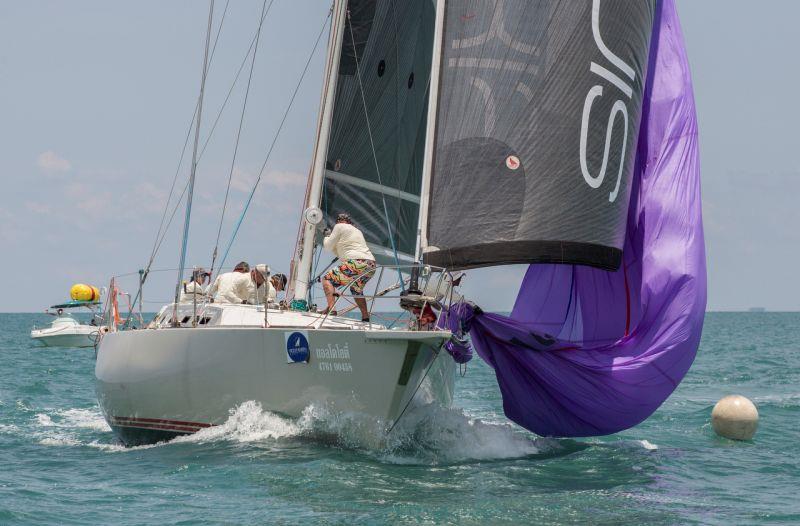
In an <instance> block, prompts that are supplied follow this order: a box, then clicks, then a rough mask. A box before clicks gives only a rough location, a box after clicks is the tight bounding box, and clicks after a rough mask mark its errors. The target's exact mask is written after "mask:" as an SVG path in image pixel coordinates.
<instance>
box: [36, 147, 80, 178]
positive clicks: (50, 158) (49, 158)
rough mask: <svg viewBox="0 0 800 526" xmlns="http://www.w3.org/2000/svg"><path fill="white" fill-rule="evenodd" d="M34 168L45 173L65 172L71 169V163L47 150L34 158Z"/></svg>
mask: <svg viewBox="0 0 800 526" xmlns="http://www.w3.org/2000/svg"><path fill="white" fill-rule="evenodd" d="M36 166H38V167H39V169H41V170H42V171H43V172H45V173H50V174H52V173H58V172H67V171H69V170H70V169H71V168H72V163H70V162H69V161H68V160H67V159H64V158H63V157H60V156H59V155H58V154H57V153H56V152H54V151H52V150H47V151H46V152H42V153H40V154H39V157H37V158H36Z"/></svg>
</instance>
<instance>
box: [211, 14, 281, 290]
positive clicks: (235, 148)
mask: <svg viewBox="0 0 800 526" xmlns="http://www.w3.org/2000/svg"><path fill="white" fill-rule="evenodd" d="M273 1H274V0H270V2H269V7H267V0H264V2H263V3H262V4H261V18H260V21H259V23H258V31H257V32H256V44H255V48H254V49H253V59H252V60H251V61H250V73H249V74H248V77H247V88H246V89H245V92H244V102H242V113H241V115H240V117H239V129H238V130H237V131H236V143H235V144H234V146H233V157H232V158H231V167H230V170H229V171H228V184H227V186H226V187H225V200H224V201H223V203H222V212H221V214H220V217H219V227H218V228H217V239H216V241H215V242H214V252H213V254H212V256H211V268H210V270H209V272H210V273H211V274H212V275H213V274H214V264H215V263H216V261H217V250H218V249H219V237H220V235H221V234H222V224H223V222H224V221H225V210H226V209H227V208H228V196H229V195H230V191H231V180H232V179H233V168H234V165H235V164H236V154H237V153H238V152H239V139H240V138H241V136H242V127H243V125H244V116H245V111H246V109H247V99H248V97H249V96H250V84H251V82H252V80H253V70H254V69H255V64H256V55H257V53H258V43H259V40H260V38H261V28H262V26H263V24H264V18H266V13H269V10H270V9H271V8H272V3H273ZM212 131H213V130H212ZM210 138H211V134H209V139H210Z"/></svg>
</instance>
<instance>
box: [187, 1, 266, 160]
mask: <svg viewBox="0 0 800 526" xmlns="http://www.w3.org/2000/svg"><path fill="white" fill-rule="evenodd" d="M270 7H272V2H270ZM268 14H269V7H268V8H267V12H266V13H264V14H263V16H262V17H261V20H260V21H259V24H258V29H257V31H256V33H255V34H254V35H253V38H251V39H250V47H248V48H247V53H245V55H244V58H243V59H242V63H241V64H239V69H238V70H237V71H236V76H235V77H234V79H233V83H231V87H230V89H228V94H227V95H226V96H225V100H224V101H222V105H221V106H220V108H219V111H218V112H217V116H216V117H215V118H214V124H212V125H211V129H210V130H209V132H208V137H206V140H205V141H204V142H203V147H202V148H201V149H200V155H199V157H198V158H199V159H202V158H203V154H204V153H205V151H206V148H207V147H208V143H209V142H210V141H211V137H212V136H213V135H214V130H216V129H217V124H218V123H219V119H220V117H222V112H223V111H224V110H225V106H227V104H228V101H229V100H230V98H231V94H232V93H233V89H234V88H235V87H236V84H237V83H238V82H239V76H240V75H241V74H242V71H244V67H245V65H246V64H247V59H248V58H250V53H251V52H252V51H253V48H254V47H255V45H256V41H257V39H258V36H259V34H260V33H261V25H262V24H263V23H264V20H265V19H266V17H267V15H268Z"/></svg>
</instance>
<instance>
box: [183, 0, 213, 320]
mask: <svg viewBox="0 0 800 526" xmlns="http://www.w3.org/2000/svg"><path fill="white" fill-rule="evenodd" d="M213 17H214V0H211V2H210V4H209V8H208V29H207V30H206V49H205V53H204V55H203V76H202V79H201V81H200V100H199V101H198V102H197V127H196V128H195V132H194V149H193V151H192V170H191V173H190V174H189V190H188V193H187V194H186V216H185V217H184V220H183V242H182V243H181V259H180V264H179V265H178V281H177V283H176V284H175V304H174V307H173V324H174V325H177V323H178V320H177V313H178V300H179V299H180V292H181V280H182V279H183V267H184V265H185V264H186V245H187V243H188V241H189V221H190V219H191V217H192V197H193V194H194V180H195V175H196V174H197V146H198V143H199V142H200V117H201V116H202V114H203V95H204V93H205V88H206V75H207V74H208V47H209V43H210V41H211V22H212V20H213Z"/></svg>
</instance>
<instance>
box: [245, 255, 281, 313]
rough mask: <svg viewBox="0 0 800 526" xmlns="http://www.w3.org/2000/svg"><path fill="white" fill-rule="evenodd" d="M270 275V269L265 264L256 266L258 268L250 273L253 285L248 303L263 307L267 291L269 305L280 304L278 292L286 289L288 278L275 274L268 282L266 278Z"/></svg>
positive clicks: (251, 285)
mask: <svg viewBox="0 0 800 526" xmlns="http://www.w3.org/2000/svg"><path fill="white" fill-rule="evenodd" d="M269 274H270V270H269V267H268V266H267V265H264V264H263V263H262V264H260V265H256V267H255V268H254V269H253V270H252V271H250V279H251V284H250V296H249V299H248V303H251V304H253V305H263V304H264V293H265V291H266V294H267V301H268V302H269V303H277V302H278V292H280V291H282V290H284V289H285V288H286V276H284V275H283V274H275V275H273V276H270V278H269V280H267V279H266V277H267V275H269Z"/></svg>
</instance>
